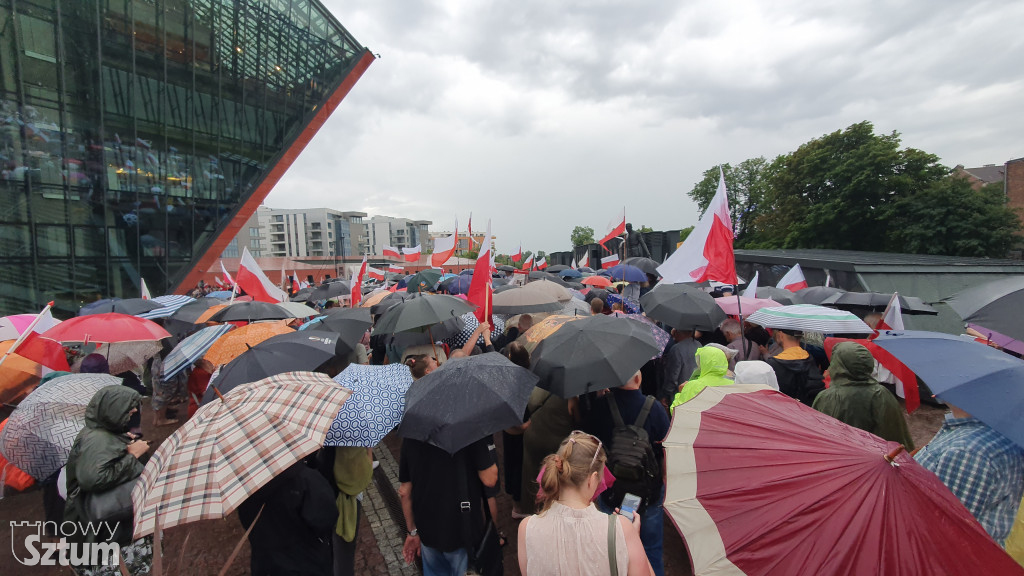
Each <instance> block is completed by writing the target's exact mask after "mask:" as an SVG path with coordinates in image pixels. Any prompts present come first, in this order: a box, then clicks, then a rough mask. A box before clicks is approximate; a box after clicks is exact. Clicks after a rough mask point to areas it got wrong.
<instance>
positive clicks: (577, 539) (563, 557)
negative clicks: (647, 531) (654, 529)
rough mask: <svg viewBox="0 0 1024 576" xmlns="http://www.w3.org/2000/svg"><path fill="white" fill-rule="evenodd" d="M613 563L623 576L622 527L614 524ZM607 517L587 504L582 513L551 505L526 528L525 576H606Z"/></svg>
mask: <svg viewBox="0 0 1024 576" xmlns="http://www.w3.org/2000/svg"><path fill="white" fill-rule="evenodd" d="M615 560H616V562H615V563H616V564H617V565H618V567H619V576H626V572H627V570H628V568H629V555H628V552H627V551H626V537H625V535H624V534H623V533H622V525H621V524H620V523H619V522H618V519H616V522H615ZM610 574H611V570H609V568H608V515H607V514H604V513H602V512H601V511H599V510H598V509H597V507H596V506H594V505H593V504H591V505H590V506H588V507H587V508H584V509H583V510H577V509H575V508H569V507H568V506H565V505H563V504H559V503H558V502H555V503H553V504H552V505H551V508H549V509H548V511H547V512H544V513H543V514H540V515H537V516H532V517H531V518H530V520H529V523H528V524H527V525H526V576H608V575H610Z"/></svg>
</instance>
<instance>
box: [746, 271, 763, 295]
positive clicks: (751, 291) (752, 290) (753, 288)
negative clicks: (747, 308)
mask: <svg viewBox="0 0 1024 576" xmlns="http://www.w3.org/2000/svg"><path fill="white" fill-rule="evenodd" d="M759 274H760V272H757V271H755V272H754V279H753V280H751V281H750V284H747V289H746V290H744V291H743V297H744V298H757V280H758V275H759Z"/></svg>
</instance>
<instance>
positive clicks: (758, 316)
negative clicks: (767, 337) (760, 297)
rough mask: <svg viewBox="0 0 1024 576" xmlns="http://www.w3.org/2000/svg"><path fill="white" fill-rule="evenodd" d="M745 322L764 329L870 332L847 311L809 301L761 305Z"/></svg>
mask: <svg viewBox="0 0 1024 576" xmlns="http://www.w3.org/2000/svg"><path fill="white" fill-rule="evenodd" d="M747 322H750V323H752V324H757V325H759V326H764V327H765V328H779V329H781V330H800V331H812V332H824V333H825V334H871V333H873V332H874V330H872V329H871V328H870V327H869V326H868V325H867V324H865V323H864V321H863V320H861V319H860V318H857V317H856V316H854V315H853V314H851V313H850V312H846V311H845V310H836V309H835V308H825V307H824V306H815V305H813V304H794V305H792V306H774V307H771V308H761V309H760V310H758V311H757V312H754V313H753V314H751V315H750V316H748V317H747Z"/></svg>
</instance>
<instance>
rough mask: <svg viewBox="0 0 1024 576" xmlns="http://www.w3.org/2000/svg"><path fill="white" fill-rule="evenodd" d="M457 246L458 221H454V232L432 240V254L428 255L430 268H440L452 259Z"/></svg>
mask: <svg viewBox="0 0 1024 576" xmlns="http://www.w3.org/2000/svg"><path fill="white" fill-rule="evenodd" d="M458 244H459V221H458V220H456V221H455V232H452V234H451V236H446V237H444V238H434V253H433V254H431V255H430V265H431V266H441V265H443V264H444V263H445V262H447V261H448V259H449V258H451V257H452V254H454V253H455V248H456V246H458Z"/></svg>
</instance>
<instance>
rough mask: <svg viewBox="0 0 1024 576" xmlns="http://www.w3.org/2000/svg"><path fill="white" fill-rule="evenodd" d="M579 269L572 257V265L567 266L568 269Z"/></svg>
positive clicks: (574, 258)
mask: <svg viewBox="0 0 1024 576" xmlns="http://www.w3.org/2000/svg"><path fill="white" fill-rule="evenodd" d="M579 267H580V265H579V264H577V263H576V257H575V256H573V257H572V264H569V268H573V269H576V268H579Z"/></svg>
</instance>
